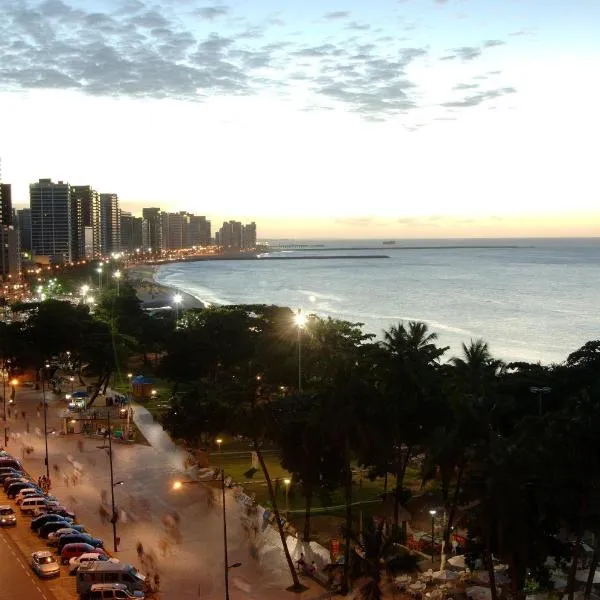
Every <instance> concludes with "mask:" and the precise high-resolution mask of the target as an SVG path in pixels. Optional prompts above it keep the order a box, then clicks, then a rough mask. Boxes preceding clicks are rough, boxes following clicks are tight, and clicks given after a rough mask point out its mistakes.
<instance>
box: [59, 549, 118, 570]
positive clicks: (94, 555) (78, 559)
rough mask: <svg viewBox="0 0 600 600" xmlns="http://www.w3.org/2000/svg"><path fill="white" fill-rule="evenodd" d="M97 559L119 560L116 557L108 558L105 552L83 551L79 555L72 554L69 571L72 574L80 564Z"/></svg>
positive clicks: (114, 561) (116, 561)
mask: <svg viewBox="0 0 600 600" xmlns="http://www.w3.org/2000/svg"><path fill="white" fill-rule="evenodd" d="M97 560H109V561H110V562H113V563H118V562H120V561H119V559H118V558H109V557H108V556H106V554H100V553H99V552H84V553H83V554H82V555H81V556H74V557H73V558H71V559H70V560H69V573H70V574H71V575H74V574H75V573H77V569H79V567H80V566H81V565H88V564H90V563H91V562H94V561H97Z"/></svg>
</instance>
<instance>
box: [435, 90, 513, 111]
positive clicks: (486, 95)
mask: <svg viewBox="0 0 600 600" xmlns="http://www.w3.org/2000/svg"><path fill="white" fill-rule="evenodd" d="M516 91H517V90H515V88H512V87H503V88H498V89H495V90H487V91H485V92H478V93H477V94H473V95H471V96H467V97H466V98H463V99H462V100H453V101H450V102H442V104H441V105H442V106H445V107H446V108H466V107H470V106H478V105H479V104H481V103H482V102H485V101H486V100H493V99H496V98H501V97H502V96H506V95H508V94H515V93H516Z"/></svg>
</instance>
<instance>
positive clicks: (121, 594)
mask: <svg viewBox="0 0 600 600" xmlns="http://www.w3.org/2000/svg"><path fill="white" fill-rule="evenodd" d="M115 598H127V594H126V593H125V592H124V591H123V590H117V591H116V592H115Z"/></svg>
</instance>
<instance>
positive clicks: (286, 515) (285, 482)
mask: <svg viewBox="0 0 600 600" xmlns="http://www.w3.org/2000/svg"><path fill="white" fill-rule="evenodd" d="M290 483H292V480H291V479H290V478H289V477H286V478H285V479H284V480H283V485H285V518H286V519H289V517H290V510H289V508H290V507H289V503H288V493H289V491H290Z"/></svg>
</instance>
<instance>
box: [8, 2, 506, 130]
mask: <svg viewBox="0 0 600 600" xmlns="http://www.w3.org/2000/svg"><path fill="white" fill-rule="evenodd" d="M74 1H75V0H43V1H40V0H14V1H13V2H8V3H7V2H2V0H0V22H2V23H3V25H4V27H3V32H4V35H2V36H0V56H1V57H2V60H1V61H0V86H1V88H0V89H5V90H14V89H28V88H52V89H65V90H77V91H79V92H80V93H84V94H89V95H97V96H113V97H119V96H126V97H134V98H152V99H162V98H170V99H177V100H185V101H196V102H201V101H204V100H205V99H206V98H209V97H214V96H250V95H256V94H259V93H261V92H263V91H265V90H268V91H270V92H274V93H275V94H276V95H277V96H278V97H283V98H285V97H290V96H291V95H292V94H293V93H294V92H296V90H297V89H301V90H302V95H303V96H305V97H306V102H305V105H306V107H307V109H308V110H314V109H315V107H319V108H320V109H323V110H325V109H330V108H337V109H342V110H344V111H347V112H353V113H355V114H357V115H359V116H360V117H362V118H363V119H365V120H367V121H382V120H386V119H388V118H390V117H394V116H397V115H401V114H405V113H407V112H409V111H414V110H415V109H418V108H420V107H421V106H424V105H425V103H424V100H423V91H422V90H421V89H420V86H419V81H418V80H416V79H415V77H416V76H415V75H414V73H415V72H418V69H414V68H413V67H414V66H415V65H416V64H418V63H419V62H422V63H424V64H426V63H427V59H428V56H429V50H428V48H427V47H419V46H414V47H411V46H405V47H403V46H402V44H403V43H404V44H406V43H407V42H406V41H403V42H402V41H400V40H399V39H398V38H390V37H389V36H387V35H382V34H381V33H379V30H378V29H373V28H372V27H371V25H370V24H369V23H364V22H359V21H349V22H348V23H340V24H339V27H338V34H337V35H331V33H330V32H328V33H327V34H326V35H323V36H322V37H317V36H315V37H314V38H311V43H302V40H303V39H304V38H303V37H302V36H297V35H295V34H294V32H289V31H286V30H282V29H281V25H282V24H283V21H282V20H281V19H280V18H279V16H280V15H279V13H273V14H271V15H266V16H265V17H264V18H263V19H262V20H259V21H256V22H252V21H249V20H248V19H246V18H243V17H240V16H237V15H235V14H234V12H233V10H232V9H231V8H230V7H229V6H228V5H225V4H221V3H219V2H216V1H215V0H213V1H212V3H208V4H206V5H205V6H201V7H196V8H193V4H192V3H191V2H183V0H162V4H157V3H155V2H154V1H153V2H150V0H144V1H142V0H121V1H120V2H118V4H117V6H116V8H115V9H114V10H113V11H112V12H100V11H99V10H98V9H97V8H93V7H91V4H92V3H89V4H87V3H86V4H84V3H78V4H77V7H75V5H71V4H70V2H74ZM182 5H184V6H185V8H184V9H182V8H181V6H182ZM82 6H88V7H90V8H89V9H88V10H84V9H82V8H79V7H82ZM178 10H179V11H181V12H177V11H178ZM349 15H350V13H349V12H348V11H336V12H330V13H327V14H326V15H325V17H326V18H327V19H333V20H334V21H335V20H341V19H346V18H347V17H349ZM190 17H196V19H192V23H191V24H190ZM198 19H201V20H203V21H208V23H201V25H202V26H201V27H198V26H197V25H198ZM214 20H218V24H219V27H218V30H217V28H216V27H215V28H214V29H213V26H212V24H211V22H212V21H214ZM269 28H276V29H272V30H271V31H269ZM217 31H218V32H217ZM351 32H368V33H365V34H364V35H359V34H356V35H352V33H351ZM276 33H278V34H280V35H282V36H285V37H282V38H278V37H276V35H275V34H276ZM367 36H368V37H367ZM451 52H452V57H451V58H459V59H462V60H472V59H474V58H476V57H477V56H478V55H479V54H480V53H481V48H480V47H476V46H464V47H459V48H455V49H454V50H452V51H451ZM449 58H450V57H449ZM462 85H465V84H462ZM460 86H461V84H459V86H457V87H456V89H457V90H466V89H469V88H466V87H460ZM505 89H507V88H505ZM442 100H444V99H443V98H442ZM480 101H483V100H481V99H480V96H479V95H474V96H469V97H467V98H465V99H463V100H462V101H457V102H459V103H458V104H457V106H459V107H462V106H470V105H472V104H473V103H478V102H480ZM434 103H435V101H434ZM438 103H439V102H438ZM415 127H417V126H416V125H413V128H415Z"/></svg>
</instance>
